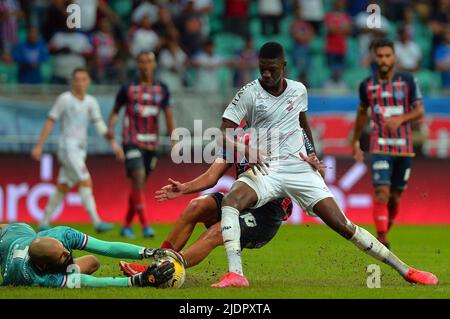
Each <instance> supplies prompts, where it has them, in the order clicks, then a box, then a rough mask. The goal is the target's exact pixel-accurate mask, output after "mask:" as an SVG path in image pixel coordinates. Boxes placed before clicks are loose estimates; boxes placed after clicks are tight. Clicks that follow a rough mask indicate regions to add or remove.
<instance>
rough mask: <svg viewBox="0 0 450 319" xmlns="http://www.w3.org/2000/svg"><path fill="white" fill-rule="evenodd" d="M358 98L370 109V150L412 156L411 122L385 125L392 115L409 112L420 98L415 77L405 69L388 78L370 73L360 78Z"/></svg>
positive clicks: (420, 94)
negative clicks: (386, 80) (381, 79)
mask: <svg viewBox="0 0 450 319" xmlns="http://www.w3.org/2000/svg"><path fill="white" fill-rule="evenodd" d="M359 98H360V101H361V105H363V106H367V107H370V109H371V111H372V124H373V125H372V127H371V133H370V152H371V153H381V154H388V155H396V156H414V151H413V143H412V127H411V122H407V123H404V124H402V125H401V126H400V127H399V128H398V129H397V130H395V131H392V130H388V129H387V128H386V127H385V125H386V122H387V121H388V120H389V118H391V117H392V116H400V115H403V114H405V113H408V112H411V111H412V109H413V108H414V103H416V102H417V101H420V100H422V93H421V91H420V88H419V85H418V84H417V81H416V79H415V78H414V77H413V76H412V75H410V74H407V73H395V74H394V76H393V78H392V80H391V81H389V82H382V81H380V80H379V79H378V78H377V77H376V76H370V77H368V78H366V79H365V80H364V81H362V82H361V84H360V86H359Z"/></svg>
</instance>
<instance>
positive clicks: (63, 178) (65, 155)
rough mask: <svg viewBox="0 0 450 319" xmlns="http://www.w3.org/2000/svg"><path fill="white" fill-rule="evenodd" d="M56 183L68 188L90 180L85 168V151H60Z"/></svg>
mask: <svg viewBox="0 0 450 319" xmlns="http://www.w3.org/2000/svg"><path fill="white" fill-rule="evenodd" d="M58 159H59V164H60V165H61V167H60V169H59V175H58V183H59V184H66V185H68V186H69V187H72V186H74V185H75V184H78V183H79V182H81V181H85V180H88V179H90V178H91V175H90V174H89V171H88V169H87V167H86V151H84V150H82V149H79V148H77V149H73V150H72V149H60V150H59V151H58Z"/></svg>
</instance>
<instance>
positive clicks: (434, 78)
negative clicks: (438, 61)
mask: <svg viewBox="0 0 450 319" xmlns="http://www.w3.org/2000/svg"><path fill="white" fill-rule="evenodd" d="M415 76H416V78H417V81H418V82H419V85H420V88H421V89H422V91H423V93H424V94H429V93H431V92H435V91H437V90H439V89H440V87H441V77H440V75H439V73H438V72H433V71H430V70H427V69H423V70H420V71H418V72H416V74H415Z"/></svg>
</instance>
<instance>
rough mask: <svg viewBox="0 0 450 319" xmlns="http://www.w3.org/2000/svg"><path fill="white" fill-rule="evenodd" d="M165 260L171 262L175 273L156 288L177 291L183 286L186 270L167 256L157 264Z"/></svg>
mask: <svg viewBox="0 0 450 319" xmlns="http://www.w3.org/2000/svg"><path fill="white" fill-rule="evenodd" d="M166 260H168V261H170V262H172V263H173V264H174V265H175V272H174V273H173V275H172V278H170V280H168V281H166V282H165V283H163V284H161V285H160V286H159V287H158V288H175V289H178V288H180V287H181V286H183V284H184V280H185V278H186V269H185V268H184V265H183V264H182V263H181V262H179V261H178V260H176V259H174V258H172V257H169V256H168V257H164V258H161V259H159V260H158V262H164V261H166Z"/></svg>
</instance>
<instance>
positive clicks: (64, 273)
mask: <svg viewBox="0 0 450 319" xmlns="http://www.w3.org/2000/svg"><path fill="white" fill-rule="evenodd" d="M73 250H84V251H88V252H91V253H95V254H99V255H103V256H108V257H114V258H131V259H144V258H145V259H148V258H151V259H155V258H162V257H168V256H170V257H172V258H175V259H177V260H179V261H181V262H182V258H181V256H180V255H179V254H178V253H176V252H174V251H171V250H167V249H153V248H145V247H142V246H136V245H131V244H127V243H117V242H115V243H114V242H106V241H102V240H98V239H96V238H94V237H91V236H88V235H86V234H83V233H81V232H79V231H78V230H76V229H73V228H70V227H65V226H59V227H55V228H51V229H49V230H45V231H41V232H39V233H36V232H35V231H34V230H33V228H31V227H30V226H29V225H27V224H23V223H14V224H1V225H0V267H1V275H2V277H3V283H2V285H4V286H6V285H8V286H40V287H55V288H58V287H61V288H62V287H69V288H79V287H129V286H138V287H147V286H158V285H160V284H161V283H164V282H166V281H168V280H170V279H171V277H172V274H173V272H174V265H173V263H171V262H166V263H163V264H156V263H152V264H150V265H149V266H146V267H145V270H144V271H143V272H142V274H139V275H137V276H132V277H131V278H125V277H123V278H118V277H94V276H91V275H92V274H93V273H94V272H96V271H97V270H98V268H99V267H100V263H99V261H98V259H97V258H96V257H95V256H93V255H85V256H82V257H79V258H73V256H72V251H73ZM152 276H153V279H152ZM77 283H79V287H76V284H77Z"/></svg>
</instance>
